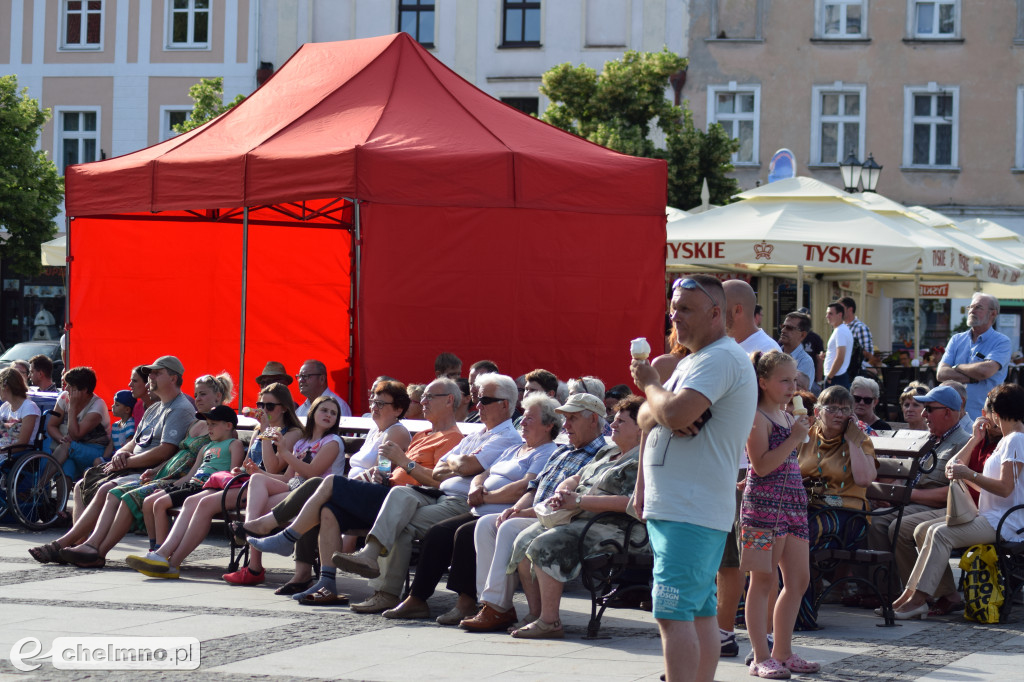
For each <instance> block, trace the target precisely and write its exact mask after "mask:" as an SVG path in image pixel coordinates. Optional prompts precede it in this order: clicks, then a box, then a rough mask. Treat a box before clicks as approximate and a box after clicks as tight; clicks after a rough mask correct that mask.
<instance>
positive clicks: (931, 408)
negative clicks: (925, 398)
mask: <svg viewBox="0 0 1024 682" xmlns="http://www.w3.org/2000/svg"><path fill="white" fill-rule="evenodd" d="M948 409H949V408H948V407H943V406H942V405H925V406H924V411H925V412H928V413H931V412H934V411H935V410H948Z"/></svg>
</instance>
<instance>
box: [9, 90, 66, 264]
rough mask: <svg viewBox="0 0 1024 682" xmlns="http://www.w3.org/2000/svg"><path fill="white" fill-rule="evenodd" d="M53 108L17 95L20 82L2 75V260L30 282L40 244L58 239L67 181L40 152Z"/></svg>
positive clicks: (23, 91)
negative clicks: (39, 144)
mask: <svg viewBox="0 0 1024 682" xmlns="http://www.w3.org/2000/svg"><path fill="white" fill-rule="evenodd" d="M49 118H50V110H49V109H40V108H39V101H38V100H35V99H32V98H31V97H29V96H28V88H22V89H21V91H20V92H19V91H18V79H17V78H16V77H14V76H0V227H2V228H3V229H5V230H6V231H7V235H8V236H7V241H6V242H4V244H3V246H2V247H0V257H2V258H3V259H4V260H5V261H6V262H7V267H9V268H10V269H11V270H12V271H14V272H17V273H18V274H21V275H24V276H26V277H30V276H32V275H37V274H39V272H40V270H42V263H41V262H40V259H39V245H40V244H42V243H43V242H44V241H47V240H48V239H53V237H54V236H55V235H56V233H57V227H56V225H55V224H54V222H53V219H54V218H55V217H56V216H57V214H58V213H59V212H60V202H61V200H62V199H63V196H64V181H63V179H62V178H61V177H60V174H59V173H58V172H57V166H56V165H54V163H53V161H51V160H50V159H49V158H47V156H46V152H44V151H42V150H39V149H36V142H37V140H38V139H39V132H40V129H41V128H42V127H43V124H44V123H46V121H47V120H49Z"/></svg>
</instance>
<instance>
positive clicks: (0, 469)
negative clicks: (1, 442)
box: [0, 453, 11, 523]
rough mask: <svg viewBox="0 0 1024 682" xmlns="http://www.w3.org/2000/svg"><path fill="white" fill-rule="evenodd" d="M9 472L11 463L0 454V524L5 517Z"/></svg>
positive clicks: (4, 455)
mask: <svg viewBox="0 0 1024 682" xmlns="http://www.w3.org/2000/svg"><path fill="white" fill-rule="evenodd" d="M10 471H11V463H10V462H8V461H7V455H6V454H5V453H0V523H3V521H4V517H5V516H7V474H8V473H10Z"/></svg>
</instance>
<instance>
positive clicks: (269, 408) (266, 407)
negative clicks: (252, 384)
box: [256, 403, 281, 412]
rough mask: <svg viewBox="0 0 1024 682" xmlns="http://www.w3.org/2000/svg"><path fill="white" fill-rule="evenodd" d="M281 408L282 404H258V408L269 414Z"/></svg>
mask: <svg viewBox="0 0 1024 682" xmlns="http://www.w3.org/2000/svg"><path fill="white" fill-rule="evenodd" d="M280 406H281V403H256V408H257V409H260V410H266V411H267V412H273V411H274V410H275V409H277V408H278V407H280Z"/></svg>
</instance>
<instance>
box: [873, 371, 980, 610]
mask: <svg viewBox="0 0 1024 682" xmlns="http://www.w3.org/2000/svg"><path fill="white" fill-rule="evenodd" d="M914 400H916V401H917V402H918V403H920V404H921V405H924V410H925V420H926V421H927V422H928V431H929V432H930V433H931V434H932V436H934V437H935V438H936V439H938V441H937V442H936V444H935V446H934V448H933V451H934V453H935V459H936V462H935V468H934V469H932V470H931V472H929V473H927V474H921V477H920V478H919V479H918V481H917V484H916V485H915V486H914V489H913V491H911V493H910V504H908V505H907V506H906V507H905V509H904V511H903V523H901V524H900V535H899V537H898V538H894V537H893V529H892V527H891V526H892V523H893V522H894V521H895V520H896V515H895V514H885V515H882V516H876V517H874V518H873V519H872V520H871V525H870V526H868V547H869V548H871V549H877V550H889V549H890V548H891V549H892V550H893V551H894V553H895V555H896V569H897V571H898V573H899V576H900V581H901V582H902V583H903V584H904V585H906V584H907V579H908V578H910V572H911V571H912V570H913V569H914V562H915V561H917V544H916V543H915V542H914V529H915V528H917V527H918V525H920V524H921V523H923V522H924V521H930V520H932V519H937V518H939V517H941V516H943V515H944V514H945V513H946V495H947V493H948V488H949V480H948V479H947V478H946V464H947V463H948V462H949V460H950V459H952V458H953V457H955V456H956V454H957V453H958V452H960V450H961V449H962V448H963V447H964V446H965V445H967V441H969V440H970V439H971V437H970V435H968V434H967V433H965V432H964V431H963V429H961V428H960V426H959V423H958V422H959V421H960V408H961V405H962V402H961V400H960V396H959V394H957V392H956V391H955V390H954V389H953V388H952V387H950V386H938V387H936V388H933V389H932V390H931V391H929V392H928V393H926V394H924V395H919V396H915V397H914ZM878 587H879V588H880V589H881V588H882V587H883V586H881V585H879V586H878ZM883 592H884V590H883ZM936 594H942V595H948V594H956V586H955V585H954V583H953V574H952V573H951V572H950V571H948V570H947V571H946V574H945V575H944V576H943V577H942V582H941V583H940V587H939V590H938V591H937V592H936ZM940 601H941V600H940ZM947 601H948V600H947ZM952 606H954V604H948V603H943V604H937V605H936V608H939V609H946V610H947V612H948V608H950V607H952Z"/></svg>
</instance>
